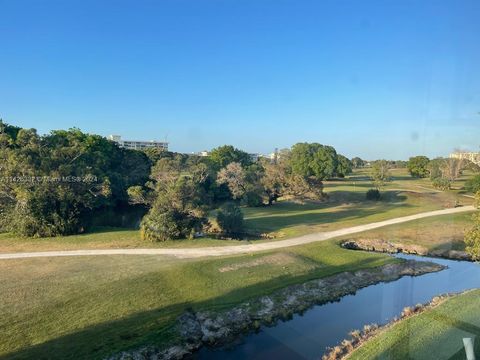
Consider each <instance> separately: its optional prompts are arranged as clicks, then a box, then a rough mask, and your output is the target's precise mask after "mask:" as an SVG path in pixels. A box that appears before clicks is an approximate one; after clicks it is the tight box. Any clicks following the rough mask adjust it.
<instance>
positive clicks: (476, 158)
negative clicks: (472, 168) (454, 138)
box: [449, 151, 480, 166]
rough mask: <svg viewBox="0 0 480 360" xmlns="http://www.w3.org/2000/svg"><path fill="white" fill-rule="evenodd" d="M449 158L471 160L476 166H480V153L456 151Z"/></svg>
mask: <svg viewBox="0 0 480 360" xmlns="http://www.w3.org/2000/svg"><path fill="white" fill-rule="evenodd" d="M449 157H450V158H453V159H463V160H470V161H471V162H473V163H474V164H476V165H479V166H480V153H478V152H468V151H455V152H453V153H451V154H450V156H449Z"/></svg>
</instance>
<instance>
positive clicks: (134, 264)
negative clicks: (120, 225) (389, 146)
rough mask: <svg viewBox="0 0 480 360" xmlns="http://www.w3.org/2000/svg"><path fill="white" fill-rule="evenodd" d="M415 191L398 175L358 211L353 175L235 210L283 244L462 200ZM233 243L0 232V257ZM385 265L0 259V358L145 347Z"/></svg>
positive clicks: (309, 260) (392, 232) (426, 230)
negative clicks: (194, 315) (277, 297)
mask: <svg viewBox="0 0 480 360" xmlns="http://www.w3.org/2000/svg"><path fill="white" fill-rule="evenodd" d="M424 182H425V181H424V180H417V179H412V178H411V177H409V176H408V175H407V174H406V173H405V171H403V170H399V171H396V172H395V178H394V181H393V182H391V183H389V184H388V185H387V186H386V188H385V191H384V200H383V201H380V202H367V201H365V200H364V199H365V192H366V190H367V189H368V188H370V187H371V184H370V182H369V180H368V179H367V178H366V177H365V173H364V172H363V171H359V172H357V173H355V174H354V175H353V176H352V177H350V178H348V179H345V180H342V181H330V182H326V184H325V191H326V192H327V193H328V194H329V200H328V201H326V202H319V203H312V202H310V203H305V204H300V203H294V202H288V201H282V202H280V203H278V204H276V205H274V206H272V207H264V208H247V209H244V211H245V216H246V221H247V225H248V227H249V228H250V229H252V230H255V231H263V232H268V233H275V234H276V235H277V238H278V239H282V238H287V237H292V236H297V235H301V234H306V233H311V232H315V231H328V230H333V229H338V228H342V227H348V226H354V225H358V224H364V223H369V222H373V221H380V220H384V219H388V218H393V217H398V216H405V215H409V214H414V213H419V212H423V211H429V210H436V209H442V208H445V207H450V206H452V205H453V204H454V203H455V202H456V201H460V202H461V203H463V204H468V203H470V202H471V199H469V198H466V197H462V196H461V194H459V191H449V192H438V191H433V190H431V189H428V188H426V186H424V185H428V184H424ZM467 223H468V215H455V216H454V217H446V218H432V219H424V220H420V221H418V222H411V223H405V224H402V225H397V226H393V227H386V228H382V229H378V230H375V231H372V232H369V233H366V234H361V236H391V237H393V238H398V239H402V240H405V241H416V239H420V241H426V242H428V241H430V240H431V239H441V240H442V239H444V240H445V242H448V241H449V240H451V239H452V238H454V239H456V240H459V239H460V238H459V236H460V235H459V234H460V231H461V229H462V227H463V226H464V224H467ZM429 239H430V240H429ZM255 241H267V240H255ZM442 241H443V240H442ZM241 243H242V242H239V241H233V240H232V241H225V240H222V241H220V240H213V239H198V240H182V241H170V242H165V243H148V242H144V241H142V240H141V238H140V236H139V232H138V231H136V230H124V229H123V230H122V229H97V231H96V232H95V233H91V234H84V235H77V236H67V237H59V238H53V239H52V238H50V239H22V238H16V237H14V236H11V235H9V234H2V235H0V252H14V251H40V250H63V249H64V250H69V249H80V248H82V249H87V248H129V247H132V248H134V247H195V246H223V245H236V244H241ZM432 246H434V245H433V244H432ZM435 246H437V245H435ZM455 246H457V245H455ZM389 261H396V260H393V259H391V258H389V257H387V256H384V255H381V254H373V253H365V252H356V251H348V250H344V249H342V248H340V247H339V246H338V240H336V241H327V242H321V243H315V244H310V245H304V246H299V247H294V248H286V249H283V250H278V251H271V252H266V253H257V254H254V255H248V256H247V255H244V256H230V257H224V258H215V259H208V260H207V259H205V260H203V259H197V260H178V259H172V258H169V257H166V256H98V257H78V258H76V257H73V258H37V259H20V260H4V261H1V262H0V272H1V273H2V277H0V329H1V333H0V358H2V359H3V358H8V359H32V358H33V359H43V358H45V359H46V358H48V359H52V358H59V359H60V358H61V359H79V358H88V359H92V358H93V359H95V358H102V357H104V356H105V355H108V354H111V353H115V352H118V351H120V350H124V349H128V348H131V347H138V346H141V345H142V344H146V343H157V344H162V343H165V342H167V341H169V340H171V339H172V337H173V336H175V335H174V332H173V331H172V328H173V326H174V323H175V319H176V317H177V316H178V315H180V314H181V313H182V312H184V311H185V310H186V309H188V308H194V309H212V310H217V309H218V310H219V309H223V308H231V307H233V306H235V304H237V303H239V302H242V301H244V300H246V299H249V298H251V297H256V296H260V295H263V294H268V293H270V292H272V291H274V290H276V289H279V288H281V287H285V286H287V285H289V284H294V283H299V282H304V281H307V280H310V279H313V278H319V277H323V276H328V275H331V274H334V273H338V272H342V271H354V270H356V269H360V268H366V267H374V266H380V265H383V264H385V263H386V262H389Z"/></svg>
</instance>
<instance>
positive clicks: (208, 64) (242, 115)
mask: <svg viewBox="0 0 480 360" xmlns="http://www.w3.org/2000/svg"><path fill="white" fill-rule="evenodd" d="M0 14H1V21H0V117H2V118H3V119H4V121H6V122H9V123H13V124H16V125H21V126H24V127H35V128H37V129H38V130H39V131H40V132H41V133H45V132H48V131H50V130H52V129H59V128H69V127H79V128H81V129H82V130H84V131H87V132H92V133H99V134H102V135H108V134H112V133H115V134H120V135H122V136H123V137H124V138H130V139H158V140H161V139H163V138H165V137H166V136H168V140H169V141H170V142H171V148H172V150H175V151H181V152H191V151H200V150H203V149H210V148H212V147H214V146H218V145H222V144H225V143H228V144H233V145H235V146H237V147H240V148H242V149H245V150H248V151H250V152H262V153H267V152H271V151H272V150H273V149H274V148H275V147H279V148H283V147H288V146H291V145H292V144H294V143H296V142H299V141H316V142H320V143H323V144H329V145H333V146H335V147H336V148H337V150H338V151H339V152H342V153H344V154H346V155H347V156H350V157H351V156H357V155H358V156H362V157H364V158H367V159H374V158H390V159H402V158H407V157H408V156H411V155H416V154H426V155H428V156H437V155H444V154H447V153H448V152H450V151H451V150H453V149H454V148H470V149H472V150H478V147H479V145H480V141H479V139H480V136H479V135H480V115H479V111H480V71H479V66H478V65H479V64H480V41H479V36H480V21H479V19H480V2H479V1H478V0H472V1H463V0H451V1H442V0H435V1H429V0H421V1H420V0H416V1H409V0H397V1H393V0H378V1H370V0H362V1H358V0H355V1H345V0H332V1H326V0H312V1H304V0H190V1H187V0H172V1H166V0H157V1H133V0H132V1H120V0H115V1H102V0H69V1H64V0H58V1H51V0H38V1H33V0H32V1H25V0H0Z"/></svg>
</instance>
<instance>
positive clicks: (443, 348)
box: [348, 290, 480, 360]
mask: <svg viewBox="0 0 480 360" xmlns="http://www.w3.org/2000/svg"><path fill="white" fill-rule="evenodd" d="M479 308H480V290H475V291H471V292H468V293H465V294H462V295H459V296H456V297H453V298H451V299H448V300H446V301H445V302H444V303H442V304H440V305H438V306H437V307H435V308H433V309H429V310H426V311H425V312H423V313H420V314H418V315H415V316H413V317H410V318H407V319H405V320H402V321H400V322H398V323H396V324H394V325H393V326H390V327H388V328H386V329H385V330H383V331H382V332H381V333H379V334H378V335H377V336H375V337H374V338H372V339H371V340H369V341H367V342H366V343H365V344H363V345H362V346H361V347H359V348H358V349H357V350H355V351H354V352H353V353H352V354H351V355H350V356H349V357H348V359H349V360H354V359H362V360H363V359H424V360H430V359H431V360H442V359H459V360H460V359H462V360H463V359H465V351H464V349H463V342H462V338H464V337H470V338H475V337H477V338H478V337H479V336H480V312H479V311H478V309H479ZM475 353H476V354H480V341H478V339H477V341H476V342H475Z"/></svg>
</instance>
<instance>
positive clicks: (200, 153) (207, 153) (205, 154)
mask: <svg viewBox="0 0 480 360" xmlns="http://www.w3.org/2000/svg"><path fill="white" fill-rule="evenodd" d="M195 155H197V156H201V157H207V156H208V155H210V153H209V152H208V151H206V150H205V151H200V152H198V153H196V154H195Z"/></svg>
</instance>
